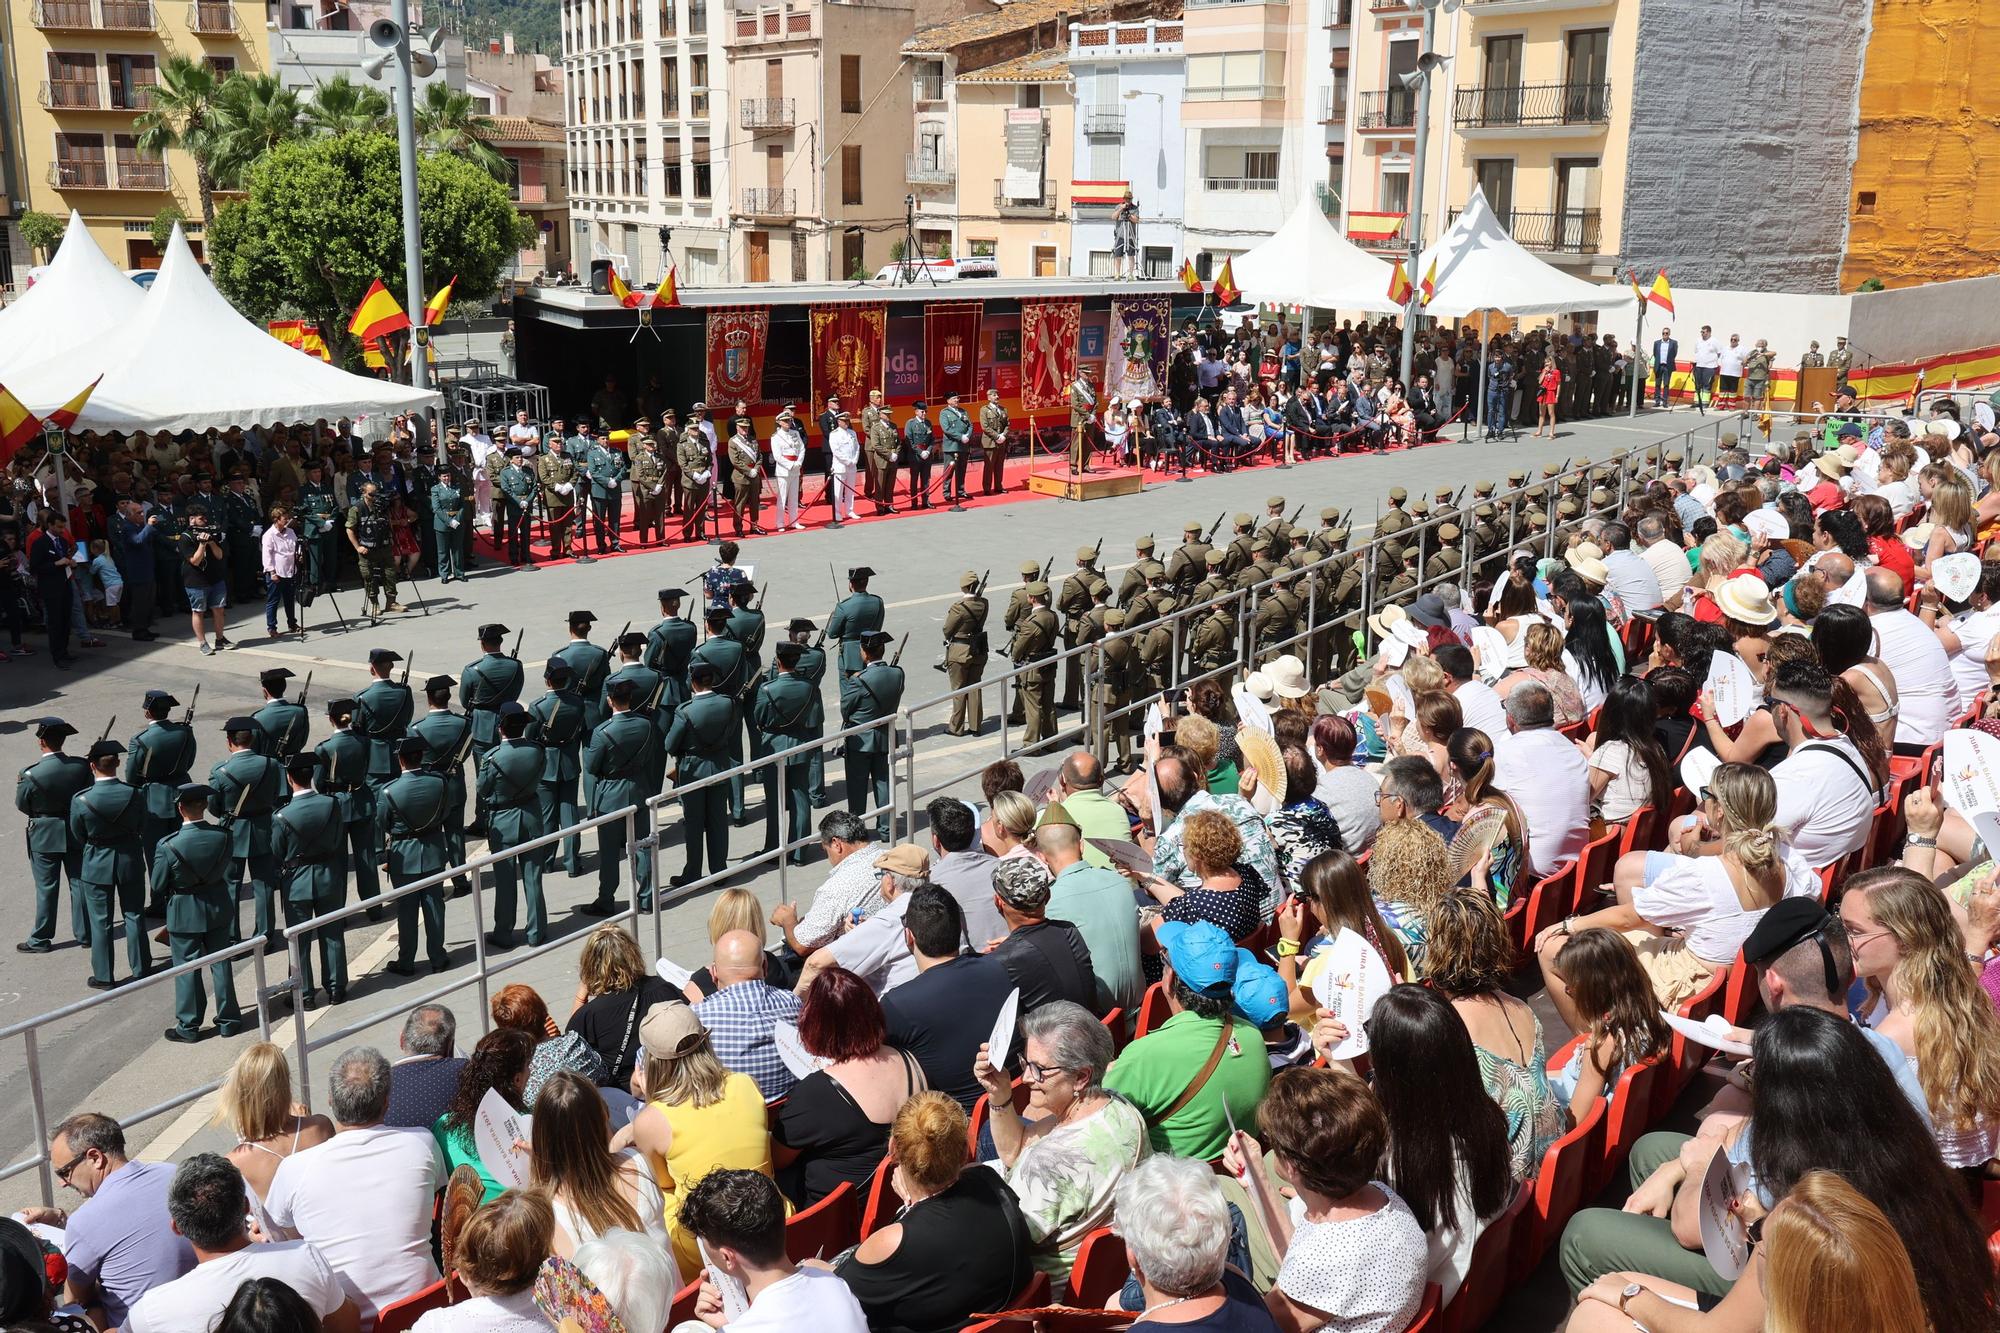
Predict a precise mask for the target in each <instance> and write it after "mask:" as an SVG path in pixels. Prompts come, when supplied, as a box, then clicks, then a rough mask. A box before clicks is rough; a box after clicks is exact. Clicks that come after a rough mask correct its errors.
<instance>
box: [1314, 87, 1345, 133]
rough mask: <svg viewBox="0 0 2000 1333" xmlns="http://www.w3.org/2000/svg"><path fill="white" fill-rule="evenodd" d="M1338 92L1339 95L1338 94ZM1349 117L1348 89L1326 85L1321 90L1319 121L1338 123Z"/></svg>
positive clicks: (1325, 123)
mask: <svg viewBox="0 0 2000 1333" xmlns="http://www.w3.org/2000/svg"><path fill="white" fill-rule="evenodd" d="M1336 94H1338V96H1336ZM1346 119H1347V90H1346V89H1345V88H1333V87H1326V88H1322V89H1320V90H1319V123H1320V124H1322V125H1338V124H1340V123H1341V122H1342V121H1344V120H1346Z"/></svg>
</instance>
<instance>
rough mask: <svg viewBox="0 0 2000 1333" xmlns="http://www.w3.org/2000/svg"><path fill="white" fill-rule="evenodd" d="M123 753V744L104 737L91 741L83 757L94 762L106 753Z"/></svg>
mask: <svg viewBox="0 0 2000 1333" xmlns="http://www.w3.org/2000/svg"><path fill="white" fill-rule="evenodd" d="M124 753H125V746H124V745H123V744H122V743H120V742H118V741H114V740H112V739H110V738H109V737H106V738H105V739H104V740H101V741H93V742H91V746H90V753H89V754H88V755H86V756H85V758H87V759H89V760H90V762H91V763H93V764H94V763H96V762H97V761H98V760H100V759H102V758H104V756H106V755H109V754H124Z"/></svg>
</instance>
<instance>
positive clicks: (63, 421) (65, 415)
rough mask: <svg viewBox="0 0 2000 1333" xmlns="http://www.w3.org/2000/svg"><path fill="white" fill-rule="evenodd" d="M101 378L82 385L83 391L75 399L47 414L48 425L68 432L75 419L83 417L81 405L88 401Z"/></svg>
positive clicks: (100, 376)
mask: <svg viewBox="0 0 2000 1333" xmlns="http://www.w3.org/2000/svg"><path fill="white" fill-rule="evenodd" d="M103 378H104V376H102V375H99V376H98V377H97V379H94V380H92V381H91V382H90V383H88V384H86V385H84V386H83V391H82V392H81V393H79V394H77V396H76V397H74V398H72V399H70V400H69V401H68V402H66V403H64V404H63V405H62V406H61V407H58V408H57V409H56V410H55V411H53V412H51V413H49V415H48V424H49V425H51V426H60V427H61V428H62V429H64V430H68V429H70V428H71V427H72V426H74V425H76V419H77V418H78V417H80V416H82V415H83V405H84V404H85V403H87V402H89V401H90V395H91V393H92V391H94V390H95V389H96V388H97V385H98V382H99V381H101V380H102V379H103Z"/></svg>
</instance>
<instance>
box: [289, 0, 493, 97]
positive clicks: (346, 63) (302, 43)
mask: <svg viewBox="0 0 2000 1333" xmlns="http://www.w3.org/2000/svg"><path fill="white" fill-rule="evenodd" d="M392 14H393V6H392V5H391V4H390V0H269V4H268V6H267V13H266V15H265V18H264V25H265V28H266V30H267V31H268V33H269V41H268V43H267V44H268V46H269V48H270V52H271V64H270V68H271V72H272V73H274V74H276V75H277V76H278V82H280V83H282V84H283V85H284V86H285V87H287V88H291V89H293V90H295V91H296V92H297V93H298V94H299V96H301V97H311V96H312V93H313V89H315V88H317V87H318V86H319V85H320V84H322V83H325V82H326V81H327V80H328V79H334V78H344V79H348V80H350V81H352V82H355V83H368V82H369V80H367V79H366V78H365V77H364V76H363V75H362V73H361V59H362V57H363V56H365V55H367V54H369V52H370V51H372V50H373V48H372V47H369V48H366V49H364V48H363V42H364V41H365V39H366V38H365V35H366V33H367V31H368V25H369V24H371V23H373V22H374V21H375V20H376V19H386V18H389V17H391V16H392ZM410 26H411V27H412V28H414V29H415V30H417V31H418V32H426V31H428V29H427V28H425V26H424V7H423V5H422V4H421V3H418V2H417V0H411V5H410ZM437 54H438V60H437V67H436V68H435V69H433V70H432V71H431V72H430V73H429V74H423V75H419V76H418V77H417V87H418V89H419V90H420V94H419V95H421V89H423V88H426V87H428V86H429V85H431V84H433V83H442V84H444V85H445V86H446V87H447V88H463V87H465V43H464V41H463V40H462V39H460V38H459V37H458V36H457V35H456V34H450V35H447V36H445V37H444V38H443V39H442V41H441V42H440V44H439V49H438V53H437ZM370 86H372V87H374V88H376V89H377V90H378V91H380V92H382V93H385V94H387V95H389V96H391V97H393V96H394V95H395V94H394V84H393V82H392V81H391V80H390V79H388V78H384V79H382V80H377V81H374V82H373V83H371V84H370Z"/></svg>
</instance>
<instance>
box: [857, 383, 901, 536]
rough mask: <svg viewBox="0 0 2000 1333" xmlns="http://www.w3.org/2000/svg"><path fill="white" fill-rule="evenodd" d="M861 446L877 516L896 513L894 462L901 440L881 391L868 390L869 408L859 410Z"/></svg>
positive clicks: (899, 452)
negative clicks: (865, 458)
mask: <svg viewBox="0 0 2000 1333" xmlns="http://www.w3.org/2000/svg"><path fill="white" fill-rule="evenodd" d="M861 447H862V449H863V451H864V452H865V454H866V457H867V461H868V479H869V485H870V487H871V488H872V489H870V491H869V492H868V494H869V497H870V498H871V499H873V500H874V501H875V512H876V513H877V514H893V513H895V512H896V460H897V458H898V457H899V456H900V455H901V453H902V448H903V446H902V439H901V437H900V436H899V434H898V433H897V430H896V420H895V418H894V417H892V416H890V415H889V409H888V407H887V406H886V405H885V404H884V403H883V401H882V391H881V390H880V389H870V390H869V391H868V406H866V407H864V408H862V409H861Z"/></svg>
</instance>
